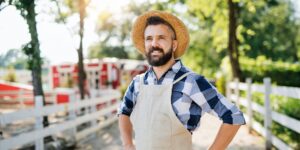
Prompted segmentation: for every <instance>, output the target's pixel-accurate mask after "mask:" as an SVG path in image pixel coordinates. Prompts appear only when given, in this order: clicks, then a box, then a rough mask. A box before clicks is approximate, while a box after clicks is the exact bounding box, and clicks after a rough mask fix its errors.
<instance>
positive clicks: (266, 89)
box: [226, 78, 300, 150]
mask: <svg viewBox="0 0 300 150" xmlns="http://www.w3.org/2000/svg"><path fill="white" fill-rule="evenodd" d="M226 90H227V91H226V95H227V97H228V99H231V100H232V101H234V102H236V104H237V105H238V106H239V105H242V106H244V107H246V108H247V113H246V114H245V118H246V121H247V124H248V126H249V129H250V130H252V129H254V130H256V131H257V132H258V133H260V134H261V135H262V136H264V137H265V138H266V149H271V146H272V144H273V145H274V146H275V147H277V148H278V149H280V150H290V149H292V148H291V147H290V146H289V145H288V144H286V143H284V142H283V141H282V140H280V139H279V138H278V137H276V136H275V135H272V133H271V130H270V128H271V124H272V121H275V122H277V123H279V124H281V125H283V126H285V127H287V128H289V129H291V130H293V131H295V132H297V133H300V121H299V120H296V119H294V118H292V117H289V116H286V115H285V114H281V113H279V112H276V111H273V110H272V109H271V103H270V95H271V94H272V95H278V96H285V97H290V98H295V99H297V100H300V88H296V87H286V86H271V80H270V78H264V85H258V84H252V81H251V79H249V78H248V79H247V80H246V83H242V82H239V81H238V80H237V79H235V81H234V82H229V83H228V84H227V88H226ZM232 90H233V92H232ZM240 90H241V91H245V92H246V97H240ZM253 92H259V93H263V94H264V106H261V105H260V104H257V103H255V102H253V101H252V93H253ZM253 111H255V112H258V113H259V114H261V115H263V117H264V127H263V126H261V125H260V124H259V123H258V122H257V121H255V120H254V119H253Z"/></svg>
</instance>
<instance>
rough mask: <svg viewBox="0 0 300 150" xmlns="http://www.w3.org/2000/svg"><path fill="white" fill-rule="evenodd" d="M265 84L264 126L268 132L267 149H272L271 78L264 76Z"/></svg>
mask: <svg viewBox="0 0 300 150" xmlns="http://www.w3.org/2000/svg"><path fill="white" fill-rule="evenodd" d="M264 86H265V118H264V127H265V132H266V133H265V134H266V149H267V150H271V148H272V137H271V124H272V116H271V113H272V110H271V103H270V94H271V79H270V78H264Z"/></svg>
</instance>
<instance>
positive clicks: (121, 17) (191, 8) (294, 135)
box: [0, 0, 300, 149]
mask: <svg viewBox="0 0 300 150" xmlns="http://www.w3.org/2000/svg"><path fill="white" fill-rule="evenodd" d="M148 10H164V11H168V12H171V13H173V14H175V15H176V16H178V17H179V18H180V19H182V21H183V22H184V23H185V24H186V26H187V27H188V29H189V32H190V37H191V40H190V45H189V48H188V50H187V52H186V53H185V55H184V56H182V58H181V59H182V61H183V63H184V64H185V65H186V66H187V67H189V68H191V69H192V70H193V71H195V72H197V73H199V74H201V75H204V76H205V77H206V78H208V79H209V80H210V81H211V83H212V84H214V85H215V86H216V87H217V88H218V90H219V91H220V92H221V93H223V94H224V95H226V96H228V99H230V100H232V101H234V102H235V103H236V104H237V105H240V108H241V110H242V111H243V112H244V113H245V114H246V115H247V122H248V123H249V124H248V127H247V129H246V128H245V130H249V131H247V132H245V134H246V135H245V136H244V135H240V136H239V137H237V140H236V144H235V143H233V144H232V146H231V147H230V149H271V148H272V149H300V128H299V126H300V121H299V120H300V115H299V114H300V101H299V99H300V90H299V87H300V61H299V59H300V1H299V0H256V1H252V0H210V1H208V0H0V20H1V22H0V133H1V134H0V146H1V148H0V149H34V148H35V149H121V147H120V146H121V143H120V139H119V134H118V131H117V130H118V129H117V125H116V117H115V113H116V109H117V107H118V105H119V102H120V100H121V99H122V94H123V93H124V92H125V90H126V88H127V86H128V84H129V82H130V81H131V79H132V78H133V77H134V76H135V75H137V74H139V73H142V72H144V71H146V70H147V69H148V65H147V62H145V61H144V58H143V56H142V55H140V54H139V53H138V52H137V51H136V49H135V47H134V46H133V45H132V41H131V39H130V32H131V26H132V24H133V22H134V20H135V19H136V17H137V16H138V15H140V14H142V13H143V12H146V11H148ZM234 79H235V80H234ZM84 100H86V101H84ZM252 107H253V108H252ZM30 112H35V113H30ZM37 113H38V114H37ZM282 116H283V118H282ZM8 118H9V119H8ZM67 126H69V127H70V128H68V127H67ZM257 126H260V127H257ZM50 127H52V128H55V131H54V129H53V131H52V130H51V131H50ZM35 131H36V132H35ZM37 131H41V132H37ZM203 132H205V131H203ZM248 132H249V133H248ZM30 134H31V135H33V134H35V135H36V137H35V138H32V140H27V141H26V140H24V139H28V136H29V135H30ZM202 134H203V133H202ZM246 136H251V140H252V141H251V142H252V143H251V142H250V144H248V145H247V143H243V144H238V143H241V142H240V141H239V139H240V140H242V139H243V137H246ZM86 137H89V138H86ZM96 137H98V138H96ZM256 137H258V138H259V140H260V139H261V141H263V142H255V141H257V140H258V139H256ZM273 137H276V139H275V140H274V138H273ZM252 138H253V139H252ZM272 138H273V139H272ZM84 139H85V140H84ZM93 139H98V141H97V142H95V140H94V141H93ZM20 140H24V142H18V141H20ZM99 140H100V141H99ZM212 140H213V138H212ZM244 141H249V139H245V140H244ZM200 143H201V142H200ZM257 143H258V144H257ZM101 144H102V145H101ZM251 144H253V145H251ZM256 144H257V145H258V146H257V145H256ZM104 145H106V146H104ZM195 145H196V146H195V149H201V148H203V149H206V148H207V147H208V145H209V144H206V145H201V144H200V146H199V145H198V147H197V142H195ZM246 145H247V146H246ZM255 145H256V146H257V147H255ZM253 146H254V147H253Z"/></svg>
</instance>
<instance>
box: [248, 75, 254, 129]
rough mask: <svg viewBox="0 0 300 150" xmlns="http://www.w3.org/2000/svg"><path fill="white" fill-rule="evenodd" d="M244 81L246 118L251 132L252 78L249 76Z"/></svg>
mask: <svg viewBox="0 0 300 150" xmlns="http://www.w3.org/2000/svg"><path fill="white" fill-rule="evenodd" d="M246 83H247V105H248V106H247V107H248V108H247V115H248V117H249V120H248V127H249V133H251V129H252V118H253V111H252V91H251V83H252V80H251V78H247V79H246Z"/></svg>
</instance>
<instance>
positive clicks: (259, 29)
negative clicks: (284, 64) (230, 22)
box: [239, 0, 300, 62]
mask: <svg viewBox="0 0 300 150" xmlns="http://www.w3.org/2000/svg"><path fill="white" fill-rule="evenodd" d="M241 1H242V2H241V3H240V11H239V12H240V14H239V15H240V17H239V20H240V25H241V28H240V38H239V41H240V42H241V45H240V47H239V48H240V50H241V52H242V53H243V55H245V56H247V57H250V58H257V57H258V56H261V55H264V56H265V57H266V58H268V59H272V60H275V61H278V60H282V61H290V62H295V61H298V60H299V56H300V55H299V54H297V53H298V52H297V51H299V48H298V49H297V37H299V27H300V26H299V24H297V20H296V19H295V18H294V17H293V5H292V3H291V2H290V1H288V0H272V1H266V0H264V1H255V2H254V1H249V0H241ZM298 45H299V43H298Z"/></svg>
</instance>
